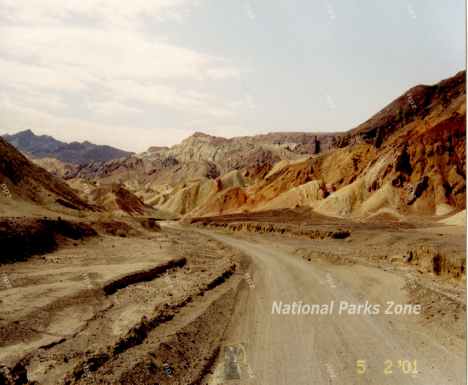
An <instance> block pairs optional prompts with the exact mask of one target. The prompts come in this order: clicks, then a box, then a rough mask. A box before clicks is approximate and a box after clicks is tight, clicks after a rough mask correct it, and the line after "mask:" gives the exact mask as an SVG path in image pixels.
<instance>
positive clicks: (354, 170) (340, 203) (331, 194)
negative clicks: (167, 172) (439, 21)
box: [190, 72, 466, 217]
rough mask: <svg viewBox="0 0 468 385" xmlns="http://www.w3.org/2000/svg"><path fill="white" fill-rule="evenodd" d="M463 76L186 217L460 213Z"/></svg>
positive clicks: (425, 89)
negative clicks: (299, 211) (296, 210)
mask: <svg viewBox="0 0 468 385" xmlns="http://www.w3.org/2000/svg"><path fill="white" fill-rule="evenodd" d="M465 100H466V97H465V73H464V72H461V73H458V74H457V75H456V76H454V77H453V78H450V79H447V80H444V81H442V82H440V83H438V84H436V85H434V86H417V87H415V88H413V89H411V90H410V91H408V92H406V93H405V94H403V95H402V96H400V97H399V98H397V99H396V100H395V101H393V102H392V103H390V104H389V105H388V106H387V107H385V108H384V109H383V110H382V111H380V112H379V113H377V114H376V115H374V116H373V117H372V118H371V119H369V120H368V121H367V122H365V123H363V124H362V125H360V126H358V127H357V128H355V129H353V130H351V131H349V132H348V133H345V134H342V135H337V136H335V139H334V140H333V141H334V146H336V147H334V148H333V147H331V148H330V149H329V151H327V152H324V153H319V154H316V155H311V156H310V158H308V159H305V160H303V161H300V160H298V161H293V162H291V161H281V162H277V163H276V164H275V165H274V166H273V167H271V168H270V170H269V171H268V172H267V173H266V174H263V175H262V177H261V178H259V179H257V180H256V181H255V183H253V184H251V185H250V186H247V187H237V188H236V189H235V190H234V189H225V190H222V191H219V192H218V193H217V194H216V195H214V196H212V197H211V198H210V199H209V200H207V201H206V202H205V203H204V204H203V206H201V207H199V208H197V209H196V210H194V211H193V212H192V213H191V214H190V215H193V216H201V215H215V214H216V212H217V213H232V212H242V211H252V210H253V211H258V210H266V209H278V208H292V207H295V206H311V207H313V208H314V209H315V210H316V211H318V212H320V213H322V214H325V215H333V216H343V217H345V216H360V217H363V216H364V217H366V216H371V215H374V214H375V213H378V212H379V211H381V210H383V211H385V212H387V213H389V212H393V213H394V214H395V216H396V217H399V215H401V214H407V215H441V214H447V213H449V212H452V211H456V210H459V209H464V208H465V197H466V192H465V189H466V185H465V183H466V181H465V179H466V164H465V141H466V140H465V136H466V124H465V119H466V107H465Z"/></svg>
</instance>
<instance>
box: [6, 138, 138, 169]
mask: <svg viewBox="0 0 468 385" xmlns="http://www.w3.org/2000/svg"><path fill="white" fill-rule="evenodd" d="M3 138H4V139H5V140H6V141H8V142H9V143H11V144H12V145H13V146H15V147H16V148H17V149H18V150H20V151H21V152H24V153H27V154H29V155H31V156H33V157H35V158H55V159H59V160H61V161H63V162H67V163H74V164H86V163H89V162H105V161H109V160H112V159H118V158H123V157H126V156H128V155H130V154H131V153H130V152H127V151H123V150H120V149H118V148H114V147H111V146H103V145H97V144H93V143H90V142H88V141H86V142H82V143H79V142H72V143H65V142H61V141H59V140H57V139H55V138H53V137H51V136H48V135H36V134H34V133H33V132H32V131H31V130H26V131H21V132H18V133H16V134H13V135H4V136H3Z"/></svg>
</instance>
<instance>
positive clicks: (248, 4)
mask: <svg viewBox="0 0 468 385" xmlns="http://www.w3.org/2000/svg"><path fill="white" fill-rule="evenodd" d="M244 10H245V14H246V15H247V17H248V18H249V19H250V20H256V19H257V14H256V13H255V10H254V8H253V5H252V3H251V2H250V1H247V2H246V3H244Z"/></svg>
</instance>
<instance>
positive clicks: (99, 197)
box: [86, 183, 160, 216]
mask: <svg viewBox="0 0 468 385" xmlns="http://www.w3.org/2000/svg"><path fill="white" fill-rule="evenodd" d="M86 197H87V198H88V201H89V202H90V203H92V204H94V205H96V206H99V207H103V208H104V209H105V210H106V211H107V212H112V213H116V214H121V215H130V216H139V215H146V216H160V215H159V214H160V212H158V210H156V209H154V208H152V207H150V206H148V205H146V204H145V203H143V201H142V200H141V199H140V198H138V197H137V196H136V195H134V194H133V193H131V192H130V191H128V190H127V189H126V188H125V187H123V186H122V185H119V184H118V183H112V184H109V185H101V186H98V187H96V188H94V189H92V190H90V191H89V193H88V194H86Z"/></svg>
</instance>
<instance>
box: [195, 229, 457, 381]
mask: <svg viewBox="0 0 468 385" xmlns="http://www.w3.org/2000/svg"><path fill="white" fill-rule="evenodd" d="M201 231H202V232H203V233H205V234H210V235H211V236H212V237H213V238H215V239H216V240H218V241H222V242H224V243H225V244H227V245H230V246H233V247H235V248H238V249H240V250H241V251H243V252H244V253H246V254H248V255H249V256H251V257H252V260H253V266H252V279H251V280H250V279H247V281H248V282H247V283H248V284H249V289H248V290H245V292H244V295H243V297H242V298H241V301H240V302H239V304H238V306H237V310H236V314H235V316H234V319H233V321H232V324H231V327H230V331H229V335H228V336H227V338H226V343H225V347H224V349H225V354H224V355H223V354H221V357H220V359H219V361H218V363H217V367H216V370H215V372H214V374H213V376H212V377H211V378H210V379H209V380H208V382H207V383H208V384H210V385H215V384H224V383H233V384H236V383H238V384H247V383H250V384H259V385H275V384H278V385H280V384H281V385H291V384H295V385H302V384H327V385H329V384H343V385H344V384H346V385H351V384H375V385H391V384H395V385H396V384H398V385H406V384H408V385H409V384H421V385H451V384H456V385H458V384H463V383H465V370H466V369H465V363H466V356H465V349H464V342H463V340H462V339H460V338H456V337H452V336H449V335H447V336H446V337H447V338H446V339H444V340H443V341H444V342H443V343H441V342H440V341H441V340H440V339H438V338H435V337H434V336H433V335H432V334H429V333H430V329H428V328H427V327H426V326H424V325H425V324H424V319H425V318H424V308H423V309H422V311H421V315H395V314H394V315H386V314H383V313H384V312H385V311H386V308H387V302H388V301H393V302H394V303H395V304H406V303H407V302H408V301H409V298H408V295H407V292H406V291H405V289H404V287H405V279H404V277H403V276H401V275H399V274H396V273H394V272H386V271H383V270H381V269H377V268H371V267H364V266H359V265H354V266H339V265H332V264H327V263H323V262H315V263H314V262H313V261H312V263H311V262H306V261H304V260H303V259H301V258H299V257H297V256H294V255H292V254H291V253H290V249H288V248H287V247H286V246H285V245H284V244H282V241H281V238H279V239H278V241H277V242H276V241H275V242H272V241H269V240H266V239H264V238H260V237H255V236H244V237H242V238H240V237H234V236H231V235H225V234H221V233H215V232H210V231H205V230H201ZM294 301H295V302H300V301H302V304H319V305H323V304H330V303H331V302H334V309H333V311H330V309H328V314H316V315H310V314H307V315H306V314H300V315H297V314H296V315H293V314H272V311H273V310H274V309H273V304H274V303H276V306H278V303H279V302H282V304H283V306H284V304H292V303H293V302H294ZM341 301H343V302H347V303H348V305H349V304H365V302H366V301H368V302H369V303H370V304H374V305H375V304H380V306H381V307H380V314H379V315H363V314H360V315H350V314H344V313H347V311H343V314H339V304H340V302H341ZM275 309H276V310H277V309H278V308H277V307H276V308H275ZM282 309H284V307H282ZM412 309H414V307H412ZM296 310H297V309H296ZM348 310H349V308H348ZM393 310H395V309H393ZM291 313H292V312H291ZM442 332H443V331H442ZM239 377H240V378H239Z"/></svg>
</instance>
